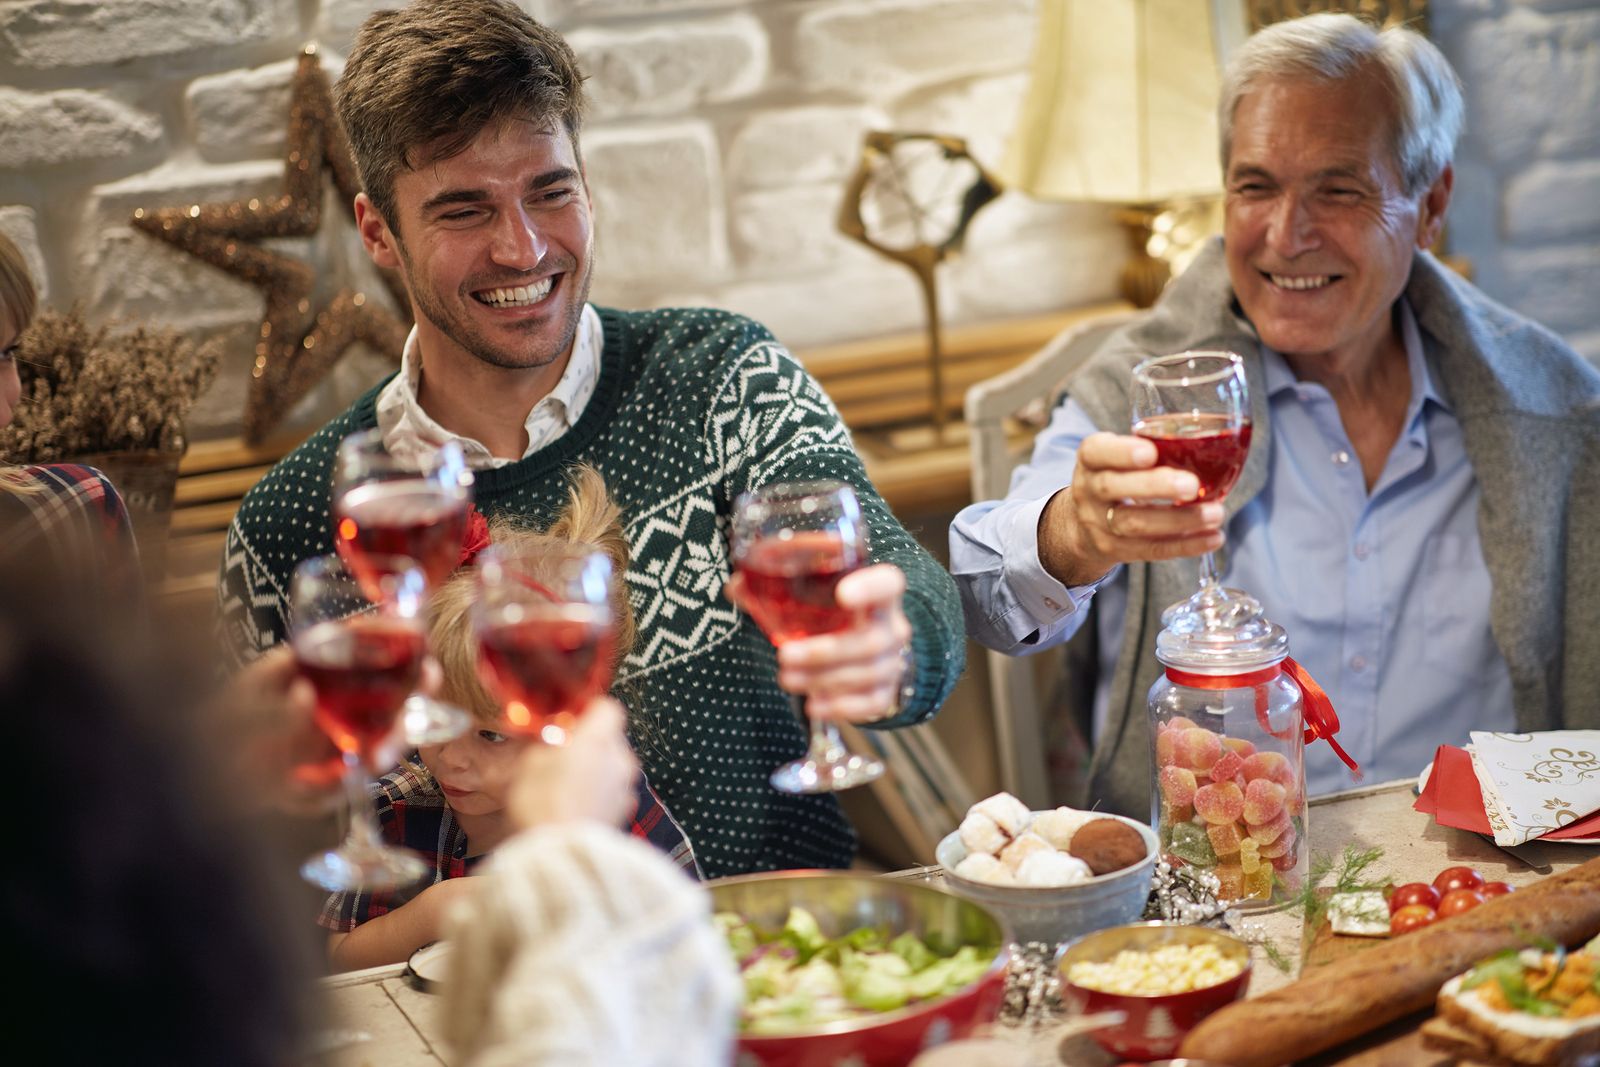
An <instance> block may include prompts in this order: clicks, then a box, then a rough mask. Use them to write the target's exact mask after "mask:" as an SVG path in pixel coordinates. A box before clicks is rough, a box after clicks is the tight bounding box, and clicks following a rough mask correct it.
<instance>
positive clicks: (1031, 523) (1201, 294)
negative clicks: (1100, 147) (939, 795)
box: [950, 15, 1600, 816]
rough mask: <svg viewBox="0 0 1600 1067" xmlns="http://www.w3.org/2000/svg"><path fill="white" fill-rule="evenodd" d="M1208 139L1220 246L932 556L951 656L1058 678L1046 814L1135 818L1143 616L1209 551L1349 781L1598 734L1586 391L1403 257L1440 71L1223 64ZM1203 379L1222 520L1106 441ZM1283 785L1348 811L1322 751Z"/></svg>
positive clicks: (1419, 195)
mask: <svg viewBox="0 0 1600 1067" xmlns="http://www.w3.org/2000/svg"><path fill="white" fill-rule="evenodd" d="M1219 114H1220V119H1221V132H1222V137H1221V141H1222V144H1221V151H1222V164H1223V171H1224V178H1225V184H1226V224H1225V228H1224V232H1223V237H1222V239H1221V240H1220V241H1219V242H1216V243H1215V244H1214V245H1213V246H1211V247H1209V248H1208V249H1207V250H1206V251H1205V253H1204V254H1203V255H1201V256H1200V257H1199V258H1198V259H1197V260H1196V261H1195V263H1194V264H1193V265H1192V266H1191V267H1190V268H1189V270H1188V271H1187V272H1185V273H1184V274H1183V275H1182V276H1181V277H1179V278H1178V279H1176V280H1175V281H1174V282H1173V283H1172V285H1171V286H1170V287H1169V288H1168V290H1167V292H1166V293H1165V294H1164V295H1163V297H1162V299H1161V301H1160V303H1159V304H1158V305H1157V306H1156V308H1155V309H1154V310H1153V312H1152V313H1151V314H1150V315H1148V316H1145V317H1142V318H1141V320H1139V321H1138V322H1137V323H1136V324H1135V325H1133V326H1131V327H1129V328H1127V329H1125V330H1123V331H1121V332H1119V333H1118V334H1117V335H1115V336H1113V337H1112V338H1111V339H1110V340H1109V341H1108V342H1107V343H1106V344H1105V345H1104V346H1103V348H1102V349H1101V351H1099V352H1098V353H1096V355H1095V356H1094V358H1093V359H1092V360H1091V361H1090V362H1089V363H1088V365H1086V367H1085V368H1084V369H1083V370H1082V371H1081V372H1080V373H1079V374H1077V375H1076V376H1075V377H1074V378H1073V380H1072V381H1071V382H1070V383H1069V387H1068V392H1067V398H1066V399H1065V401H1064V402H1063V403H1062V404H1061V405H1060V406H1059V407H1058V408H1057V409H1056V410H1055V412H1054V414H1053V417H1052V421H1051V423H1050V425H1049V426H1048V427H1047V428H1046V429H1045V430H1044V431H1043V432H1042V433H1041V434H1040V435H1039V438H1038V440H1037V442H1036V444H1035V446H1034V451H1033V455H1032V458H1031V460H1030V462H1029V463H1027V464H1026V465H1025V466H1023V467H1022V468H1021V469H1019V470H1018V472H1017V474H1016V476H1015V478H1014V479H1013V482H1012V485H1011V489H1010V492H1009V493H1008V495H1007V496H1006V498H1005V499H1004V500H1000V501H986V502H982V503H977V504H974V505H972V506H971V507H969V508H967V509H966V510H964V511H963V512H962V513H961V514H960V515H958V516H957V517H956V520H955V522H954V524H953V525H952V527H951V533H950V542H951V569H952V571H953V572H954V573H955V575H956V580H957V583H958V585H959V586H960V588H961V592H962V597H963V601H964V607H965V610H966V619H967V626H968V630H969V632H970V633H971V634H972V635H973V636H974V637H975V638H977V639H978V640H979V641H981V642H982V643H984V644H985V645H988V646H989V647H991V648H996V649H999V650H1002V651H1005V652H1008V653H1012V654H1016V655H1025V654H1029V653H1034V652H1038V651H1041V650H1043V649H1047V648H1052V647H1056V646H1060V645H1062V644H1068V646H1069V653H1068V655H1069V662H1070V665H1071V670H1070V672H1069V677H1070V680H1071V681H1072V682H1074V683H1077V684H1075V685H1072V686H1069V688H1070V689H1074V690H1075V691H1076V692H1075V693H1074V694H1072V695H1070V696H1069V697H1068V700H1069V701H1073V700H1075V701H1076V702H1077V706H1076V707H1072V708H1070V709H1068V710H1069V712H1070V713H1072V714H1075V715H1076V716H1077V717H1078V721H1079V722H1080V723H1082V724H1085V725H1092V728H1093V738H1094V749H1093V752H1094V755H1093V759H1092V763H1091V766H1090V768H1089V774H1088V776H1087V777H1088V781H1087V789H1088V794H1089V796H1088V797H1084V796H1077V797H1072V798H1067V799H1069V800H1073V801H1076V802H1078V803H1082V802H1084V801H1085V800H1086V799H1089V798H1093V799H1096V800H1099V801H1101V802H1102V805H1103V806H1106V807H1109V808H1110V809H1111V810H1115V811H1121V812H1125V813H1127V814H1130V815H1140V816H1143V815H1147V814H1148V813H1149V810H1150V791H1149V764H1150V749H1149V739H1148V724H1147V718H1146V715H1145V707H1144V705H1145V694H1146V692H1147V690H1148V688H1149V686H1150V684H1151V683H1152V682H1153V681H1154V680H1155V678H1156V677H1157V675H1158V673H1159V672H1160V670H1161V667H1160V664H1159V663H1158V662H1157V661H1156V659H1155V656H1154V642H1155V636H1156V634H1157V632H1158V631H1159V630H1160V628H1161V620H1160V616H1161V611H1162V609H1163V608H1165V607H1166V606H1167V605H1169V604H1171V603H1173V602H1175V601H1177V600H1180V599H1182V598H1184V597H1185V596H1186V595H1187V594H1188V593H1189V592H1191V591H1192V590H1193V589H1194V586H1195V575H1196V560H1195V559H1194V557H1196V556H1198V555H1199V554H1200V553H1201V552H1202V551H1205V550H1211V549H1217V548H1220V547H1221V546H1222V545H1223V543H1224V536H1223V535H1224V531H1226V544H1227V553H1226V558H1225V559H1224V560H1223V561H1222V566H1223V567H1224V568H1225V569H1224V570H1223V572H1222V578H1223V580H1224V583H1225V584H1227V585H1231V586H1237V587H1240V588H1243V589H1246V590H1248V591H1249V592H1251V593H1252V594H1254V595H1255V596H1256V597H1257V598H1258V599H1260V601H1261V602H1262V604H1263V606H1264V607H1265V609H1266V612H1267V614H1268V616H1269V617H1270V618H1272V619H1273V620H1274V621H1276V622H1278V623H1280V624H1282V625H1283V626H1284V627H1285V628H1286V629H1287V630H1288V633H1289V638H1290V642H1291V646H1292V650H1293V654H1294V656H1295V658H1296V659H1298V660H1299V661H1300V662H1301V663H1302V664H1303V665H1304V666H1305V667H1306V668H1307V669H1308V670H1309V671H1310V673H1311V674H1312V675H1313V677H1315V678H1317V679H1318V680H1319V681H1320V682H1321V683H1322V685H1323V686H1324V687H1325V688H1326V689H1327V690H1328V693H1329V694H1330V696H1331V697H1332V699H1333V703H1334V706H1335V708H1336V709H1337V710H1338V712H1339V715H1340V719H1341V721H1342V723H1343V730H1342V731H1341V733H1340V735H1339V740H1340V742H1341V743H1342V745H1343V746H1344V747H1345V748H1346V749H1347V750H1348V751H1349V752H1350V754H1351V755H1352V756H1353V757H1355V758H1356V760H1357V761H1358V762H1360V763H1361V764H1362V765H1363V767H1364V769H1365V770H1366V771H1367V773H1368V780H1375V781H1382V780H1385V779H1388V778H1396V777H1402V776H1408V775H1415V774H1416V773H1417V772H1418V771H1420V770H1421V769H1422V767H1423V766H1424V765H1425V764H1426V763H1427V761H1428V760H1429V759H1430V758H1431V757H1432V755H1433V752H1434V749H1435V746H1437V745H1439V744H1442V743H1452V744H1460V743H1464V742H1465V741H1466V740H1467V734H1468V731H1470V730H1501V731H1512V730H1522V731H1532V730H1543V729H1554V728H1581V727H1594V726H1600V699H1597V696H1600V551H1597V550H1596V546H1595V543H1594V541H1595V536H1596V534H1595V531H1597V530H1600V374H1597V373H1596V371H1595V370H1594V368H1592V367H1591V366H1590V365H1589V364H1587V363H1586V362H1585V361H1584V360H1583V359H1581V358H1580V357H1579V356H1577V355H1576V354H1575V353H1574V352H1573V351H1572V350H1571V349H1570V348H1569V347H1568V346H1567V345H1566V344H1564V343H1563V342H1562V341H1561V340H1560V339H1559V338H1557V337H1556V336H1554V335H1553V334H1552V333H1550V332H1549V331H1548V330H1545V329H1543V328H1542V327H1540V326H1538V325H1536V324H1534V323H1532V322H1529V321H1528V320H1526V319H1523V318H1521V317H1519V316H1517V315H1516V314H1514V313H1513V312H1511V311H1509V310H1507V309H1506V308H1504V307H1502V306H1500V305H1499V304H1496V303H1495V302H1493V301H1492V300H1490V299H1489V298H1488V297H1486V296H1485V295H1484V294H1483V293H1482V292H1480V291H1479V290H1477V289H1476V288H1474V287H1473V286H1472V285H1471V284H1469V283H1468V282H1466V281H1465V280H1463V279H1462V278H1460V277H1458V276H1456V275H1455V274H1454V273H1452V272H1451V271H1449V270H1447V269H1445V268H1443V267H1441V266H1440V264H1439V263H1438V261H1436V260H1435V259H1434V257H1433V256H1432V255H1430V254H1429V253H1428V251H1427V249H1428V248H1429V246H1431V245H1432V244H1433V243H1434V241H1435V239H1436V238H1437V236H1438V234H1439V231H1440V228H1441V226H1442V225H1443V221H1444V214H1445V208H1446V207H1447V206H1448V204H1449V202H1450V193H1451V189H1452V186H1453V183H1454V173H1453V171H1452V168H1451V155H1452V152H1453V149H1454V146H1455V142H1456V139H1457V137H1458V135H1459V133H1460V129H1461V125H1462V118H1463V107H1462V101H1461V90H1460V86H1459V83H1458V81H1457V79H1456V76H1455V74H1454V72H1453V71H1452V70H1451V69H1450V65H1449V63H1448V61H1446V60H1445V58H1444V56H1443V55H1441V54H1440V53H1439V51H1438V49H1436V48H1435V47H1434V46H1433V45H1432V44H1430V43H1429V42H1428V41H1427V40H1425V39H1424V38H1422V37H1420V36H1419V35H1417V34H1415V33H1413V32H1411V31H1409V30H1405V29H1399V28H1392V29H1387V30H1383V31H1377V30H1374V29H1373V28H1371V27H1370V26H1368V25H1367V24H1365V23H1363V22H1360V21H1358V20H1356V19H1354V18H1351V17H1349V16H1344V15H1314V16H1309V17H1306V18H1301V19H1296V20H1293V21H1289V22H1284V23H1280V24H1278V25H1276V26H1273V27H1270V28H1268V29H1265V30H1262V31H1261V32H1259V33H1257V34H1255V35H1254V36H1252V37H1251V38H1250V39H1249V40H1248V41H1247V42H1246V43H1245V44H1244V45H1243V46H1242V47H1241V49H1240V50H1239V51H1238V52H1237V53H1236V54H1235V56H1234V57H1233V59H1232V60H1231V61H1230V63H1229V65H1228V68H1227V70H1226V71H1225V73H1224V77H1223V88H1222V98H1221V102H1220V110H1219ZM1200 348H1208V349H1216V348H1223V349H1228V350H1231V351H1234V352H1236V353H1238V354H1239V355H1241V356H1242V357H1243V359H1244V361H1245V367H1246V373H1247V375H1248V381H1249V386H1250V393H1251V407H1252V412H1251V415H1252V422H1253V439H1252V441H1251V444H1250V452H1249V458H1248V460H1247V462H1246V465H1245V469H1244V473H1243V475H1242V476H1241V478H1240V480H1239V482H1238V484H1237V485H1236V486H1235V487H1234V489H1233V490H1232V491H1231V492H1230V493H1229V495H1228V497H1227V499H1226V502H1225V505H1224V503H1220V502H1216V501H1207V502H1196V501H1195V496H1196V493H1197V481H1196V479H1195V477H1194V475H1192V474H1190V473H1188V472H1186V471H1179V470H1176V469H1173V468H1168V467H1158V466H1157V465H1156V451H1155V448H1154V446H1153V445H1152V444H1151V443H1150V442H1148V441H1145V440H1142V439H1140V438H1138V437H1134V436H1130V435H1129V422H1130V418H1129V385H1130V372H1131V369H1132V367H1133V366H1134V364H1135V363H1137V362H1138V361H1139V360H1141V359H1143V358H1145V357H1147V356H1150V355H1156V354H1165V353H1171V352H1179V351H1183V350H1186V349H1200ZM1174 499H1176V500H1178V501H1180V504H1179V505H1178V506H1164V505H1165V504H1166V502H1169V501H1172V500H1174ZM1091 609H1092V611H1091ZM1091 613H1092V614H1093V616H1094V619H1093V621H1092V622H1087V620H1088V618H1089V616H1090V615H1091ZM1069 639H1072V640H1071V641H1070V642H1069ZM1306 774H1307V780H1308V783H1309V785H1310V788H1311V791H1312V792H1313V793H1316V792H1327V791H1329V790H1332V789H1336V788H1339V787H1341V786H1344V785H1348V784H1349V778H1348V777H1347V775H1346V774H1345V772H1344V768H1343V767H1342V765H1341V764H1339V763H1338V762H1337V761H1336V759H1335V757H1334V754H1333V753H1332V752H1331V751H1330V750H1328V749H1327V748H1326V746H1322V745H1316V746H1312V747H1311V748H1308V749H1307V753H1306Z"/></svg>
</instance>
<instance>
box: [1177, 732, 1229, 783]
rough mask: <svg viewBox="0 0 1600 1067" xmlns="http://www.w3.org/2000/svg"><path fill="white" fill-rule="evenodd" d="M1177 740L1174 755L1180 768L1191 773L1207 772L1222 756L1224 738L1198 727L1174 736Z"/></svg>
mask: <svg viewBox="0 0 1600 1067" xmlns="http://www.w3.org/2000/svg"><path fill="white" fill-rule="evenodd" d="M1172 736H1173V737H1174V739H1175V741H1174V744H1173V749H1172V751H1173V755H1174V756H1176V757H1177V762H1178V764H1179V765H1180V766H1183V767H1187V768H1189V769H1190V770H1191V771H1202V772H1203V771H1205V770H1207V769H1209V768H1210V766H1211V765H1212V764H1213V763H1215V762H1217V757H1218V756H1221V755H1222V738H1220V737H1218V736H1217V735H1216V734H1214V733H1212V732H1211V731H1210V730H1202V729H1200V728H1199V727H1196V728H1194V729H1192V730H1180V731H1178V732H1176V733H1174V734H1173V735H1172Z"/></svg>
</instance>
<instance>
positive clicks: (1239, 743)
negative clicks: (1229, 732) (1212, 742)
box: [1222, 737, 1256, 759]
mask: <svg viewBox="0 0 1600 1067" xmlns="http://www.w3.org/2000/svg"><path fill="white" fill-rule="evenodd" d="M1222 746H1223V747H1224V748H1226V749H1227V750H1228V751H1230V752H1237V753H1238V754H1239V758H1240V759H1249V758H1250V757H1251V756H1254V755H1255V754H1256V746H1255V745H1253V744H1251V743H1250V742H1249V741H1246V740H1245V739H1244V738H1242V737H1224V738H1223V739H1222Z"/></svg>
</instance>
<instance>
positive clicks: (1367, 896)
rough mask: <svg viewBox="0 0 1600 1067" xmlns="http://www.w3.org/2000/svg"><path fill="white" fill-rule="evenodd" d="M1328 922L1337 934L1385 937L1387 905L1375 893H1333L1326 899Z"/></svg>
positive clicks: (1386, 902) (1387, 918)
mask: <svg viewBox="0 0 1600 1067" xmlns="http://www.w3.org/2000/svg"><path fill="white" fill-rule="evenodd" d="M1328 923H1329V925H1330V926H1332V927H1333V932H1334V933H1336V934H1346V935H1349V936H1351V937H1388V936H1389V902H1388V901H1386V900H1384V899H1383V894H1382V893H1380V892H1378V891H1376V890H1371V891H1363V892H1360V893H1335V894H1333V896H1331V897H1329V898H1328Z"/></svg>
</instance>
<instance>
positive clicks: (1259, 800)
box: [1244, 757, 1288, 826]
mask: <svg viewBox="0 0 1600 1067" xmlns="http://www.w3.org/2000/svg"><path fill="white" fill-rule="evenodd" d="M1252 758H1253V757H1252ZM1285 795H1286V791H1285V790H1284V788H1283V786H1281V785H1279V784H1278V783H1277V782H1274V781H1272V780H1271V779H1270V778H1252V779H1251V780H1250V781H1249V782H1248V783H1247V784H1246V785H1245V789H1244V821H1245V822H1247V823H1249V824H1250V825H1251V826H1259V825H1260V824H1262V823H1269V822H1272V821H1273V820H1274V819H1276V818H1278V817H1279V816H1280V815H1285V814H1287V813H1288V812H1287V809H1285V808H1284V806H1283V802H1284V797H1285Z"/></svg>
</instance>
